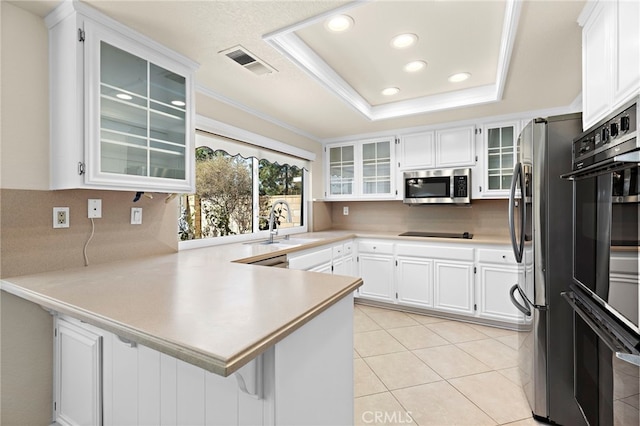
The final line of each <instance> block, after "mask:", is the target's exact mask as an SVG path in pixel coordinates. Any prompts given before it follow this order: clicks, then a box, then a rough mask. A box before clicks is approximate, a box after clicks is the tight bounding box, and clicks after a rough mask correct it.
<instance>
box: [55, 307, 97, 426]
mask: <svg viewBox="0 0 640 426" xmlns="http://www.w3.org/2000/svg"><path fill="white" fill-rule="evenodd" d="M54 345H55V346H54V373H53V374H54V405H53V406H54V414H55V421H56V423H57V424H60V425H88V424H91V425H101V424H102V336H101V335H100V333H97V332H95V330H93V329H91V328H90V327H88V326H87V327H85V326H83V325H81V324H80V323H79V322H76V321H67V320H65V319H63V318H60V317H55V340H54Z"/></svg>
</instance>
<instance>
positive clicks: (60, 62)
mask: <svg viewBox="0 0 640 426" xmlns="http://www.w3.org/2000/svg"><path fill="white" fill-rule="evenodd" d="M46 23H47V25H48V27H49V49H50V55H49V56H50V58H51V63H50V87H51V96H50V102H51V108H50V109H51V141H50V142H51V147H50V151H51V182H50V187H51V189H70V188H95V189H117V190H131V191H155V192H193V190H194V184H195V181H194V162H195V157H194V127H193V113H194V100H193V74H194V72H195V69H196V68H197V64H195V63H194V62H193V61H191V60H189V59H187V58H185V57H183V56H181V55H179V54H177V53H175V52H172V51H170V50H169V49H166V48H164V47H163V46H160V45H159V44H157V43H155V42H153V41H152V40H150V39H148V38H146V37H144V36H142V35H141V34H138V33H136V32H134V31H132V30H130V29H128V28H126V27H124V26H123V25H121V24H119V23H118V22H116V21H113V20H112V19H110V18H107V17H105V16H104V15H102V14H100V13H99V12H97V11H95V10H94V9H92V8H90V7H88V6H86V5H85V4H82V3H80V2H63V3H62V4H61V5H60V6H59V7H58V8H56V9H55V10H54V11H53V12H51V13H50V14H49V15H48V16H47V18H46Z"/></svg>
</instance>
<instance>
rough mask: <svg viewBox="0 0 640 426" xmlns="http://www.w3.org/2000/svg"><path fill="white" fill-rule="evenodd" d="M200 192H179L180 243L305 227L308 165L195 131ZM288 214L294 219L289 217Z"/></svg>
mask: <svg viewBox="0 0 640 426" xmlns="http://www.w3.org/2000/svg"><path fill="white" fill-rule="evenodd" d="M196 145H198V146H197V148H196V193H195V194H185V195H182V196H181V197H180V218H179V223H178V234H179V239H180V241H181V248H189V247H199V246H204V245H211V244H217V243H221V242H233V241H238V240H247V239H251V238H255V237H260V236H264V237H267V236H268V233H269V232H268V229H269V215H270V213H271V209H272V206H273V205H274V203H275V202H276V201H279V200H283V201H285V202H286V204H287V205H288V206H289V209H290V211H289V212H287V208H286V206H285V205H284V204H282V203H278V205H277V206H276V208H275V209H274V219H275V220H274V222H273V228H274V229H278V230H279V233H280V234H281V235H283V234H287V233H292V232H304V231H306V219H305V217H306V211H305V205H304V203H305V192H306V190H305V184H306V179H305V175H306V174H307V171H306V169H305V166H307V162H306V161H304V160H301V159H299V158H296V157H293V156H288V155H285V154H282V153H279V152H273V151H270V150H267V149H264V148H260V147H257V146H255V145H251V144H245V143H242V142H239V141H234V140H230V139H228V138H225V137H221V136H217V135H211V134H202V133H197V134H196ZM289 215H290V216H291V220H289Z"/></svg>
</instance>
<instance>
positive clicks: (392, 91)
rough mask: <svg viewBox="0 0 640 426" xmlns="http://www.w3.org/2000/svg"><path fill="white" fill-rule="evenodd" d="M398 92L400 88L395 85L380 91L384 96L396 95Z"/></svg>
mask: <svg viewBox="0 0 640 426" xmlns="http://www.w3.org/2000/svg"><path fill="white" fill-rule="evenodd" d="M398 93H400V89H398V88H397V87H387V88H386V89H384V90H383V91H382V94H383V95H384V96H393V95H397V94H398Z"/></svg>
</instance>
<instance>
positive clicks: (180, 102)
mask: <svg viewBox="0 0 640 426" xmlns="http://www.w3.org/2000/svg"><path fill="white" fill-rule="evenodd" d="M171 105H175V106H178V107H183V106H185V105H186V103H184V102H183V101H171Z"/></svg>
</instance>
